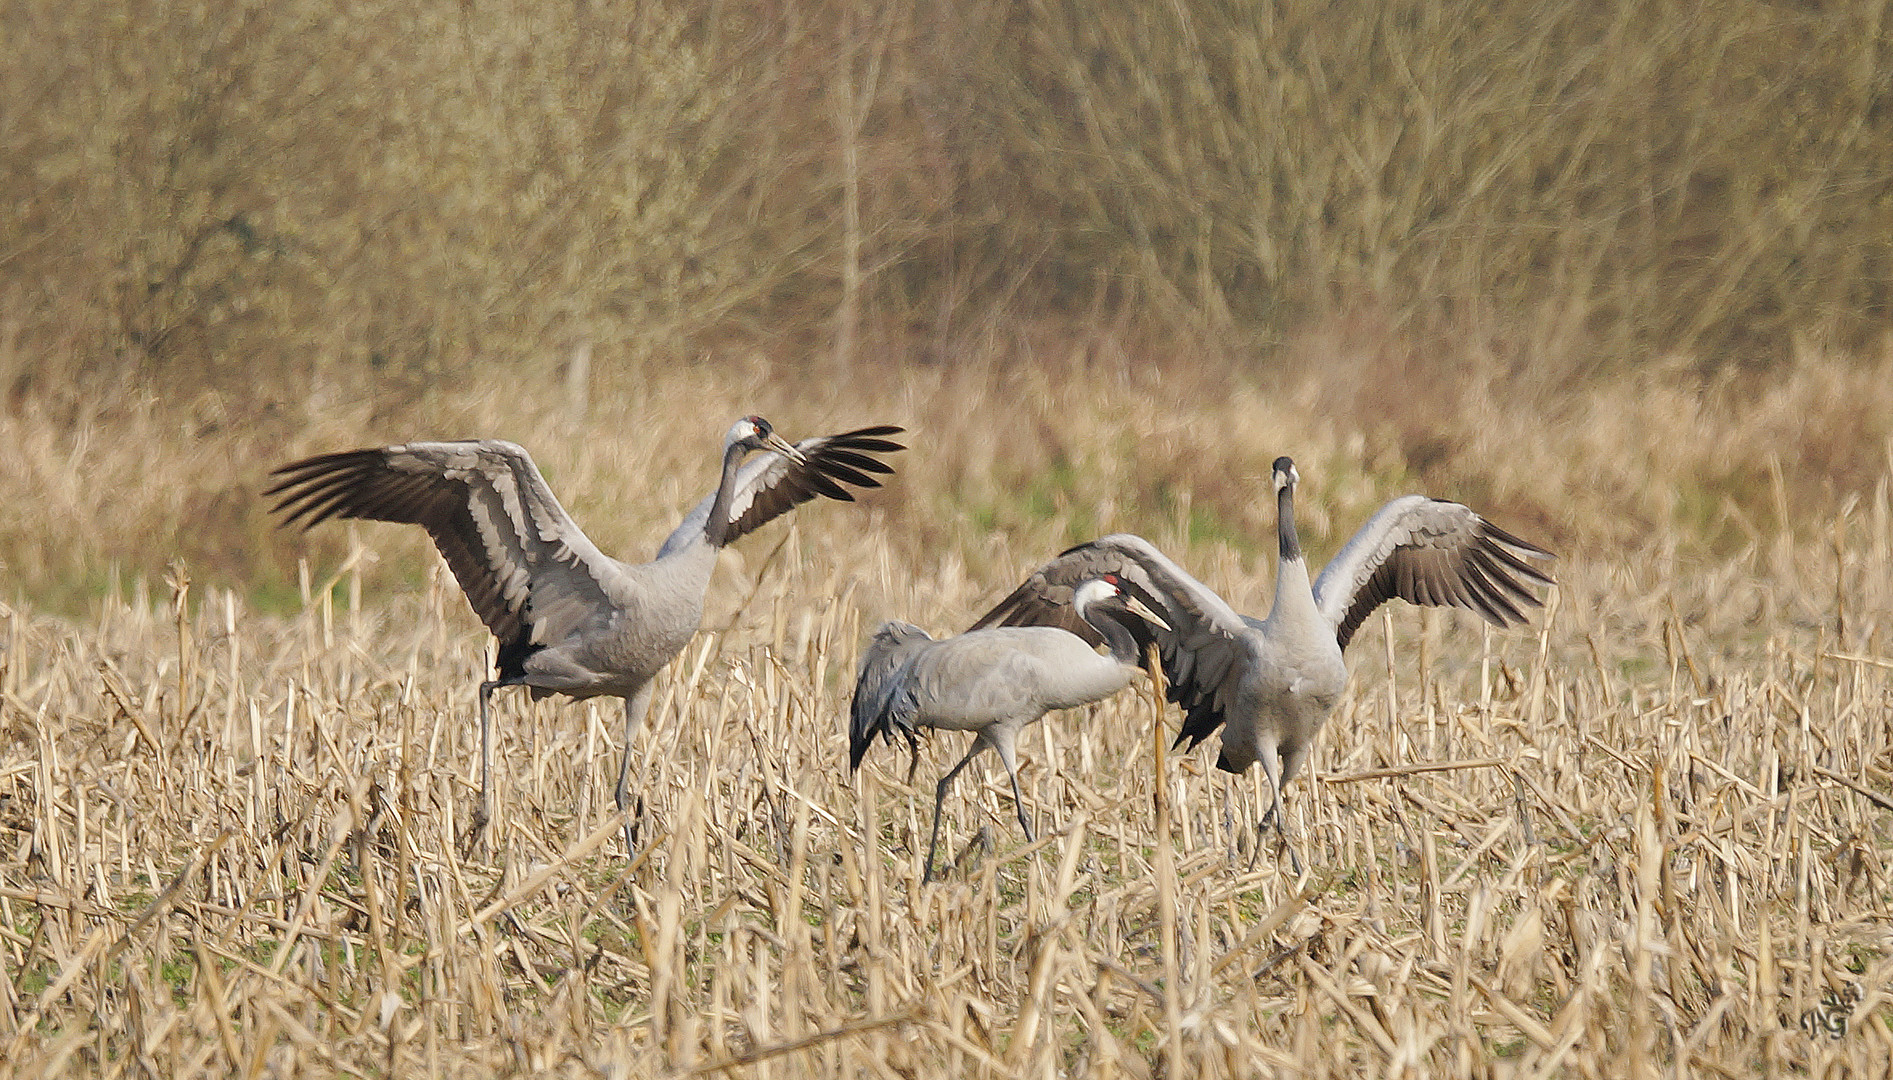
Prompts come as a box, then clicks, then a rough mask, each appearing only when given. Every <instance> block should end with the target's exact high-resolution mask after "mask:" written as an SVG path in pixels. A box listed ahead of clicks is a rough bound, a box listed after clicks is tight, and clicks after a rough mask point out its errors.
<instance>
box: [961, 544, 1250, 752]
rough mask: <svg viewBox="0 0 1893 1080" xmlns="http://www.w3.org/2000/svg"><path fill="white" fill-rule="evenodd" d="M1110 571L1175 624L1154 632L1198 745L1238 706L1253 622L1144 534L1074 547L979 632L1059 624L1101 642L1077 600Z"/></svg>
mask: <svg viewBox="0 0 1893 1080" xmlns="http://www.w3.org/2000/svg"><path fill="white" fill-rule="evenodd" d="M1107 573H1109V574H1115V575H1117V577H1118V578H1119V579H1120V580H1121V581H1122V582H1123V583H1124V585H1125V586H1126V587H1127V588H1128V589H1130V590H1131V591H1132V592H1134V593H1137V594H1139V599H1141V600H1143V601H1144V603H1146V604H1149V605H1150V606H1151V607H1152V609H1154V610H1155V611H1156V612H1157V613H1158V614H1160V615H1162V616H1163V618H1164V621H1166V622H1168V623H1169V624H1170V627H1171V629H1169V630H1162V629H1159V628H1156V627H1150V628H1149V632H1150V634H1151V635H1152V637H1153V638H1154V640H1155V641H1156V642H1157V645H1158V650H1159V652H1160V654H1161V655H1162V658H1163V673H1164V679H1165V681H1166V682H1167V683H1168V684H1169V698H1170V700H1171V701H1174V702H1177V703H1178V704H1179V705H1181V706H1182V707H1183V710H1184V712H1185V714H1186V720H1185V723H1184V727H1183V732H1182V734H1181V735H1179V737H1178V741H1179V742H1182V741H1183V740H1184V739H1190V740H1191V745H1195V743H1196V742H1200V741H1202V739H1204V738H1206V737H1207V736H1208V735H1209V733H1210V732H1212V731H1214V730H1215V729H1216V727H1217V726H1218V725H1220V724H1221V723H1222V721H1223V715H1224V712H1225V711H1226V710H1227V708H1228V707H1229V706H1230V705H1231V704H1232V703H1233V701H1234V697H1235V693H1236V684H1237V682H1238V680H1239V679H1240V676H1241V671H1242V668H1243V666H1244V663H1245V661H1246V659H1247V658H1248V656H1249V653H1250V650H1251V644H1250V642H1249V641H1248V640H1247V639H1248V637H1249V634H1248V630H1249V625H1248V623H1247V622H1246V621H1245V620H1244V618H1243V616H1241V615H1239V614H1237V613H1236V611H1235V609H1234V608H1231V607H1230V606H1229V604H1228V603H1227V602H1225V601H1224V600H1223V598H1222V597H1220V596H1218V595H1216V593H1214V592H1212V591H1211V590H1210V588H1209V587H1208V586H1206V585H1204V584H1203V583H1202V582H1200V581H1198V580H1196V579H1195V578H1194V577H1192V576H1190V574H1189V573H1188V572H1187V571H1185V570H1184V569H1183V568H1182V567H1181V566H1178V565H1177V564H1176V563H1175V562H1174V561H1173V560H1171V558H1170V557H1169V556H1167V555H1165V554H1164V553H1163V552H1161V551H1159V550H1158V549H1157V547H1156V545H1154V544H1152V543H1151V542H1150V541H1148V540H1145V539H1144V538H1143V537H1141V536H1135V535H1132V534H1130V533H1116V534H1114V535H1111V536H1106V537H1103V538H1102V539H1099V540H1093V541H1091V542H1090V543H1088V544H1079V545H1078V546H1077V547H1074V548H1070V549H1068V550H1066V551H1065V552H1063V553H1062V554H1060V555H1059V556H1058V557H1057V558H1055V559H1053V560H1052V561H1050V562H1048V563H1046V564H1045V565H1043V566H1041V567H1039V568H1038V569H1037V570H1034V571H1033V572H1032V573H1031V574H1030V575H1029V576H1028V577H1027V578H1026V579H1025V581H1024V583H1023V584H1021V585H1020V586H1019V587H1018V588H1017V589H1015V590H1013V592H1012V594H1011V595H1009V596H1007V597H1006V598H1005V599H1004V600H1001V601H1000V602H999V603H998V604H997V605H995V606H994V607H993V609H992V610H991V611H988V612H987V613H986V614H985V615H982V616H980V618H979V621H978V622H975V623H974V624H973V626H972V629H975V630H977V629H980V628H982V627H987V626H1057V627H1062V628H1063V629H1066V630H1069V631H1071V632H1072V633H1074V634H1077V635H1078V636H1080V637H1082V638H1084V639H1085V640H1086V641H1089V642H1091V643H1092V644H1094V645H1096V644H1101V643H1102V641H1103V637H1102V635H1100V634H1099V633H1098V632H1097V630H1095V629H1094V628H1092V626H1091V625H1090V624H1089V623H1086V622H1085V621H1084V620H1082V619H1080V618H1078V615H1077V613H1076V612H1075V611H1073V609H1072V606H1071V599H1072V594H1073V593H1074V592H1075V591H1076V590H1077V587H1078V586H1079V585H1080V584H1082V583H1083V582H1085V581H1086V580H1089V579H1091V578H1095V577H1099V576H1101V575H1103V574H1107ZM1140 662H1142V658H1141V656H1140ZM1199 732H1200V734H1199Z"/></svg>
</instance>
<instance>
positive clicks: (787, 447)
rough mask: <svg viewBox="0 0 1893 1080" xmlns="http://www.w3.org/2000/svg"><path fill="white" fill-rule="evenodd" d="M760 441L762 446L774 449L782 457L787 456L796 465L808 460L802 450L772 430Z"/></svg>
mask: <svg viewBox="0 0 1893 1080" xmlns="http://www.w3.org/2000/svg"><path fill="white" fill-rule="evenodd" d="M762 443H763V445H764V446H766V447H768V448H769V449H771V450H774V451H775V452H776V453H778V454H781V455H782V456H783V457H786V458H788V459H789V460H790V461H793V462H795V463H796V464H797V465H800V464H803V463H804V462H806V461H808V455H807V454H804V453H803V452H802V451H800V450H797V449H796V448H795V444H794V443H791V442H790V441H789V440H787V439H785V438H783V437H782V436H780V435H778V434H776V433H775V432H773V431H772V432H770V433H769V434H768V435H767V436H766V437H764V439H763V441H762Z"/></svg>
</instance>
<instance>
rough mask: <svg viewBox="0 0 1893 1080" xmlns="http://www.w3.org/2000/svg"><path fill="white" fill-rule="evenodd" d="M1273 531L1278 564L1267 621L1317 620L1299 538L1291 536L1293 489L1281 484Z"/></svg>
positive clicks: (1276, 622)
mask: <svg viewBox="0 0 1893 1080" xmlns="http://www.w3.org/2000/svg"><path fill="white" fill-rule="evenodd" d="M1276 506H1277V511H1276V532H1277V533H1278V535H1279V537H1280V539H1281V555H1282V557H1281V561H1280V562H1278V563H1277V564H1276V567H1275V604H1274V606H1273V607H1271V608H1269V619H1268V621H1269V622H1271V623H1275V624H1282V623H1297V624H1299V623H1303V622H1306V621H1308V620H1310V619H1315V618H1319V613H1318V612H1317V611H1316V608H1315V594H1314V587H1313V586H1312V585H1311V584H1310V582H1309V579H1308V560H1307V559H1306V558H1305V557H1304V556H1303V555H1302V550H1301V538H1300V537H1299V536H1297V535H1295V487H1294V485H1293V484H1289V485H1285V486H1284V487H1283V488H1282V490H1281V492H1280V493H1279V494H1277V496H1276Z"/></svg>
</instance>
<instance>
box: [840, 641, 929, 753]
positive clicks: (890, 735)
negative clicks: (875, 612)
mask: <svg viewBox="0 0 1893 1080" xmlns="http://www.w3.org/2000/svg"><path fill="white" fill-rule="evenodd" d="M932 643H933V638H931V637H929V636H928V634H927V632H926V631H925V630H922V629H921V628H920V627H918V626H915V625H913V624H912V623H904V622H888V623H885V624H883V625H882V627H881V628H880V629H879V630H876V631H875V632H874V637H873V638H871V639H869V641H868V649H867V652H865V653H863V654H862V655H861V669H860V672H859V674H858V675H857V676H856V677H855V684H854V701H853V703H852V705H851V706H850V707H849V716H848V771H850V772H853V771H854V770H856V769H859V768H860V767H861V759H862V758H864V757H866V756H867V753H868V747H870V746H872V745H873V744H874V737H875V736H876V735H880V736H882V737H884V738H886V739H887V740H888V741H890V742H892V741H893V739H894V733H895V732H896V731H899V732H900V733H901V734H903V735H905V736H907V742H908V745H909V747H910V748H911V749H912V750H913V751H914V754H915V760H916V761H918V757H919V753H920V750H919V741H918V740H917V739H916V738H915V736H914V725H913V721H912V717H911V710H909V712H908V713H905V714H904V713H902V711H901V710H899V709H897V708H895V707H894V699H895V697H896V696H898V694H899V692H900V691H901V689H902V687H903V685H904V682H905V679H904V676H905V673H906V671H907V670H908V668H909V666H910V664H911V662H912V661H913V658H914V657H915V656H917V655H918V654H919V653H920V652H921V651H922V650H924V649H925V648H926V647H927V646H928V645H930V644H932ZM908 771H909V774H910V775H911V773H912V769H911V768H910V769H909V770H908Z"/></svg>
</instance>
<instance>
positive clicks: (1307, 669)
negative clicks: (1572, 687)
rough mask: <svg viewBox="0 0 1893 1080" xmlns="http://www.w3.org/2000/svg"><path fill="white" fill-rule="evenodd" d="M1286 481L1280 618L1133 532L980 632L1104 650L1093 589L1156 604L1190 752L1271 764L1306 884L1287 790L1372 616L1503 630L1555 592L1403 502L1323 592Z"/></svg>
mask: <svg viewBox="0 0 1893 1080" xmlns="http://www.w3.org/2000/svg"><path fill="white" fill-rule="evenodd" d="M1273 471H1274V480H1275V498H1276V514H1277V517H1276V534H1277V538H1278V540H1279V542H1280V559H1279V562H1278V565H1277V568H1276V576H1275V604H1274V606H1273V607H1272V608H1270V609H1269V617H1268V618H1266V619H1254V618H1250V617H1249V616H1247V615H1238V614H1237V613H1236V612H1235V610H1234V609H1233V608H1231V607H1230V606H1229V605H1228V604H1227V603H1225V602H1224V601H1223V599H1222V597H1220V596H1217V595H1216V594H1215V593H1213V592H1211V591H1210V590H1209V589H1208V587H1206V586H1205V585H1203V583H1202V582H1200V581H1197V580H1196V579H1195V578H1193V577H1191V576H1190V575H1189V574H1188V573H1186V572H1185V571H1184V570H1183V568H1182V567H1180V566H1178V565H1177V564H1176V563H1175V562H1172V561H1171V560H1170V559H1169V557H1167V556H1166V555H1164V554H1163V552H1161V551H1158V550H1157V548H1156V547H1155V546H1154V545H1152V544H1151V543H1150V542H1149V541H1147V540H1145V539H1143V538H1142V537H1139V536H1133V535H1130V534H1128V533H1119V534H1117V535H1114V536H1107V537H1104V538H1103V539H1101V540H1093V541H1091V542H1090V543H1088V544H1080V545H1078V546H1077V547H1074V548H1071V549H1069V550H1067V551H1065V552H1064V553H1063V554H1061V555H1059V556H1058V557H1057V558H1055V559H1053V560H1052V561H1050V562H1048V563H1046V564H1045V565H1043V566H1041V567H1039V568H1038V569H1037V570H1035V571H1033V572H1032V574H1031V575H1030V576H1029V577H1027V578H1026V580H1025V582H1024V583H1023V584H1021V585H1020V586H1019V587H1018V588H1017V589H1016V590H1014V591H1013V593H1012V594H1011V595H1010V596H1007V597H1006V598H1005V599H1004V600H1001V601H1000V602H999V603H998V605H996V606H995V607H994V608H993V609H992V610H991V611H989V612H987V613H986V614H985V615H983V616H981V617H980V619H979V621H978V622H976V623H974V624H973V626H974V629H975V630H981V628H984V627H999V626H1029V625H1050V626H1059V627H1063V628H1065V629H1067V630H1071V631H1072V632H1073V633H1077V634H1082V635H1085V636H1086V637H1087V639H1088V640H1092V641H1096V640H1098V638H1097V635H1096V634H1095V633H1087V629H1086V623H1085V622H1084V621H1083V620H1082V619H1080V618H1078V617H1077V615H1076V612H1075V606H1076V605H1075V601H1076V596H1077V589H1078V588H1080V587H1082V585H1083V583H1084V582H1086V581H1089V580H1091V579H1093V578H1096V577H1097V576H1098V575H1100V574H1116V575H1119V576H1120V577H1121V578H1122V579H1123V580H1124V581H1125V582H1127V583H1129V584H1130V585H1131V586H1133V587H1135V588H1137V589H1138V590H1140V591H1141V592H1143V593H1146V594H1148V595H1150V596H1152V597H1153V598H1155V599H1156V600H1157V601H1158V603H1159V604H1160V605H1161V608H1162V614H1163V616H1164V618H1165V619H1166V620H1167V621H1168V622H1169V623H1170V625H1171V626H1173V627H1174V628H1175V629H1174V630H1172V631H1170V632H1165V633H1158V634H1157V635H1156V638H1157V643H1158V645H1159V647H1160V649H1161V652H1162V656H1163V670H1164V676H1165V678H1166V679H1167V680H1168V682H1169V684H1170V689H1169V697H1170V700H1171V701H1174V702H1177V703H1178V704H1179V705H1180V706H1181V707H1182V709H1183V712H1184V723H1183V730H1182V731H1181V732H1180V733H1178V735H1177V739H1176V745H1177V746H1182V745H1183V744H1184V742H1185V741H1188V743H1189V748H1190V749H1195V748H1196V746H1197V744H1199V743H1201V742H1202V741H1203V740H1204V739H1207V738H1208V737H1209V736H1210V735H1211V734H1212V733H1213V732H1215V731H1216V729H1217V728H1219V727H1220V728H1221V729H1222V753H1221V754H1220V755H1219V756H1218V757H1217V759H1216V767H1217V768H1219V769H1222V770H1223V771H1225V772H1231V773H1241V772H1242V771H1243V770H1245V769H1247V768H1248V767H1249V766H1250V765H1251V764H1254V763H1255V762H1257V761H1260V762H1261V763H1262V772H1263V773H1264V774H1265V775H1266V776H1267V777H1268V779H1269V789H1270V792H1271V794H1272V796H1273V803H1272V805H1271V807H1270V809H1269V811H1268V813H1267V814H1265V815H1264V817H1263V820H1262V823H1261V825H1266V824H1267V821H1268V819H1269V818H1270V817H1273V818H1274V819H1275V827H1276V831H1277V833H1278V835H1280V836H1281V838H1282V842H1283V844H1284V845H1286V846H1287V847H1288V853H1289V858H1290V859H1291V861H1293V862H1294V864H1295V871H1296V873H1300V872H1301V860H1300V858H1299V857H1298V856H1296V854H1295V849H1294V846H1293V845H1292V844H1288V835H1287V831H1286V826H1285V825H1284V824H1283V815H1282V787H1283V785H1285V784H1287V783H1288V782H1289V781H1290V780H1292V779H1294V778H1295V775H1296V774H1297V773H1298V772H1300V771H1301V767H1302V765H1303V764H1304V763H1305V762H1306V761H1307V760H1308V755H1309V753H1310V752H1311V751H1312V750H1313V749H1314V744H1315V739H1316V737H1317V736H1318V735H1319V734H1320V732H1321V725H1322V723H1323V722H1324V721H1325V720H1326V719H1327V718H1328V713H1329V712H1331V711H1332V710H1333V709H1334V705H1335V702H1336V701H1338V700H1339V699H1340V697H1341V691H1342V689H1343V688H1345V686H1346V685H1347V665H1346V663H1345V662H1344V661H1343V659H1342V654H1343V652H1344V651H1345V650H1346V649H1347V646H1348V642H1350V641H1352V640H1353V638H1354V632H1355V631H1356V630H1358V629H1360V626H1361V623H1362V622H1363V621H1364V620H1365V619H1366V618H1367V616H1368V615H1369V614H1371V613H1372V612H1373V610H1374V609H1375V608H1377V607H1379V606H1380V605H1381V604H1382V603H1383V602H1385V601H1387V600H1390V599H1393V598H1394V597H1399V598H1400V599H1402V600H1405V601H1407V602H1409V603H1413V604H1425V605H1438V606H1452V607H1461V608H1465V609H1467V610H1469V611H1473V612H1476V613H1477V614H1479V615H1481V616H1483V617H1484V618H1485V619H1486V620H1487V621H1488V622H1491V623H1493V624H1494V625H1497V626H1501V627H1503V626H1508V625H1510V624H1512V623H1514V622H1520V623H1522V622H1524V621H1525V615H1524V613H1523V612H1522V611H1521V610H1520V606H1521V605H1529V606H1531V607H1538V606H1540V603H1541V602H1540V601H1539V599H1538V597H1537V596H1536V595H1534V594H1533V592H1532V591H1531V589H1530V588H1528V587H1527V585H1528V584H1532V585H1540V586H1550V585H1553V584H1555V583H1554V582H1553V581H1552V579H1551V578H1550V577H1549V576H1548V575H1546V574H1545V573H1543V572H1542V571H1540V570H1538V569H1537V568H1536V567H1534V566H1532V565H1531V564H1530V563H1528V562H1526V561H1525V559H1526V558H1534V559H1549V558H1552V557H1553V556H1552V555H1551V553H1550V552H1548V551H1546V550H1544V549H1543V548H1541V547H1538V546H1537V545H1536V544H1531V543H1528V542H1526V541H1524V540H1520V539H1519V538H1518V537H1516V536H1513V535H1512V534H1511V533H1508V532H1506V531H1505V530H1503V529H1500V528H1499V527H1498V526H1496V525H1493V524H1492V523H1491V522H1489V521H1487V520H1485V519H1484V518H1482V517H1480V516H1479V515H1478V514H1476V513H1474V512H1473V511H1472V510H1470V509H1469V508H1467V507H1465V506H1461V505H1460V504H1458V503H1453V502H1445V501H1442V500H1439V499H1432V498H1428V497H1427V496H1425V495H1403V496H1401V497H1400V498H1397V499H1394V500H1393V501H1391V502H1389V503H1387V505H1385V506H1383V507H1381V509H1380V512H1379V513H1377V514H1375V515H1374V516H1373V517H1372V518H1370V519H1368V522H1367V524H1365V525H1363V526H1361V529H1360V531H1359V532H1357V533H1355V534H1354V537H1353V539H1351V540H1349V541H1348V542H1347V544H1346V546H1344V547H1342V548H1341V550H1340V551H1339V552H1338V553H1337V554H1336V555H1335V557H1334V558H1333V559H1332V560H1331V561H1330V562H1329V563H1328V565H1327V566H1326V567H1325V568H1324V569H1323V570H1322V571H1321V576H1320V577H1319V578H1317V579H1316V580H1315V582H1314V584H1313V585H1312V586H1310V585H1309V582H1308V564H1307V561H1306V560H1305V559H1304V558H1303V556H1302V550H1301V540H1300V538H1299V537H1297V536H1296V534H1295V486H1296V484H1297V483H1299V482H1300V475H1299V474H1298V473H1297V472H1296V471H1295V463H1294V462H1293V461H1292V460H1290V459H1288V458H1286V457H1283V458H1277V459H1276V461H1275V466H1274V470H1273ZM981 632H983V631H981ZM1140 659H1141V657H1140ZM1261 825H1258V828H1260V827H1261Z"/></svg>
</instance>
